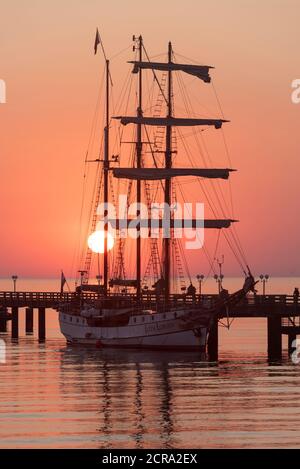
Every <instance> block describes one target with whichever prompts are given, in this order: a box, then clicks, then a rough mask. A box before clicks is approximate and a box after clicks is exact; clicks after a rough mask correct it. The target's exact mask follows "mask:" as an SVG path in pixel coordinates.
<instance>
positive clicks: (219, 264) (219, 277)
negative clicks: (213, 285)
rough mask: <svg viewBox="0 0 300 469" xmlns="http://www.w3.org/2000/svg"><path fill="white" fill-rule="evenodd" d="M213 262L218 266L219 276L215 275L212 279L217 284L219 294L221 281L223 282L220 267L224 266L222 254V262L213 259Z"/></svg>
mask: <svg viewBox="0 0 300 469" xmlns="http://www.w3.org/2000/svg"><path fill="white" fill-rule="evenodd" d="M215 261H216V262H217V264H218V266H219V275H218V274H215V275H214V279H215V281H216V282H217V283H218V288H219V293H221V290H222V281H223V278H224V275H223V273H222V265H223V264H224V254H222V260H221V261H220V260H219V259H217V258H215Z"/></svg>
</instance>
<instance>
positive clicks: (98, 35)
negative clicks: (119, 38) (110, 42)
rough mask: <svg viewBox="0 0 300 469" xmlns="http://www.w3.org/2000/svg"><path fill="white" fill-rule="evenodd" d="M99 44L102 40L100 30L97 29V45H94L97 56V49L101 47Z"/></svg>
mask: <svg viewBox="0 0 300 469" xmlns="http://www.w3.org/2000/svg"><path fill="white" fill-rule="evenodd" d="M99 44H101V39H100V34H99V30H98V28H97V31H96V37H95V45H94V51H95V54H97V48H98V45H99Z"/></svg>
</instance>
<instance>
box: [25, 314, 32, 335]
mask: <svg viewBox="0 0 300 469" xmlns="http://www.w3.org/2000/svg"><path fill="white" fill-rule="evenodd" d="M25 332H26V334H32V333H33V308H26V311H25Z"/></svg>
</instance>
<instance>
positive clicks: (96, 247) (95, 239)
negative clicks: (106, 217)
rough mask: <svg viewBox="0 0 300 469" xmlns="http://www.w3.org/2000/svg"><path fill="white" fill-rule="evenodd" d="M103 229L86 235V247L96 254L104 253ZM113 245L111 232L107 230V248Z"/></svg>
mask: <svg viewBox="0 0 300 469" xmlns="http://www.w3.org/2000/svg"><path fill="white" fill-rule="evenodd" d="M104 238H105V233H104V231H94V233H92V234H91V235H90V236H89V237H88V247H89V248H90V249H91V250H92V251H93V252H95V253H97V254H103V253H104ZM113 247H114V238H113V236H112V234H111V233H109V232H107V250H108V251H110V250H111V249H112V248H113Z"/></svg>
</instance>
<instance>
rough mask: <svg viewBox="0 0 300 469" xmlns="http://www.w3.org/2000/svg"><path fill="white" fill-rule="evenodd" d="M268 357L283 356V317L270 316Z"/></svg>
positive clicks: (275, 358) (277, 358)
mask: <svg viewBox="0 0 300 469" xmlns="http://www.w3.org/2000/svg"><path fill="white" fill-rule="evenodd" d="M267 321H268V358H269V360H280V359H281V357H282V335H281V317H280V316H268V319H267Z"/></svg>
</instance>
